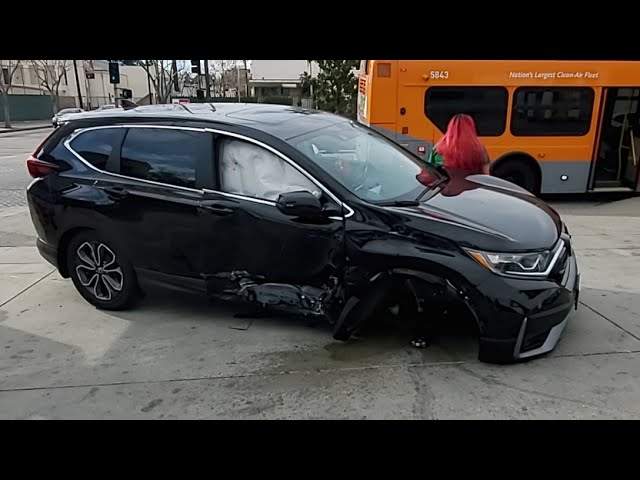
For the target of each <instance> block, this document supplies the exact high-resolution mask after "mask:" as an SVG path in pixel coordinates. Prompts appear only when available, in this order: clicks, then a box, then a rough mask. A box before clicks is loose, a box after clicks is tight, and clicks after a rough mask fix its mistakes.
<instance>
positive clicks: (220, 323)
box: [110, 290, 478, 371]
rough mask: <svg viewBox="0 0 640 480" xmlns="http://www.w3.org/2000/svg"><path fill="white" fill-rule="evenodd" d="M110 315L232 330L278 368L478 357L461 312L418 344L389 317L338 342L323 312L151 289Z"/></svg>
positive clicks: (218, 331) (472, 331)
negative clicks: (270, 307) (134, 304)
mask: <svg viewBox="0 0 640 480" xmlns="http://www.w3.org/2000/svg"><path fill="white" fill-rule="evenodd" d="M110 314H112V315H114V316H117V317H119V318H122V319H124V320H127V321H130V322H132V323H133V324H137V325H138V326H142V325H145V326H149V327H152V324H157V323H158V322H172V323H173V322H176V320H177V321H178V322H184V324H185V325H186V324H189V325H191V324H194V325H198V326H199V327H203V328H204V329H205V331H209V332H210V334H211V335H218V336H219V335H221V334H222V335H227V334H228V335H233V334H234V333H235V335H233V338H234V341H235V342H237V343H238V345H241V344H242V342H243V341H250V342H252V343H253V342H261V341H262V342H265V343H268V342H271V343H270V344H269V345H265V346H264V349H263V350H264V351H265V355H270V356H272V357H273V360H274V362H273V365H272V366H273V367H275V368H277V369H278V370H279V371H282V369H286V370H298V369H300V368H304V369H306V368H312V369H322V368H331V367H333V366H336V365H340V366H349V365H351V366H364V365H372V364H375V362H376V359H378V360H380V361H382V362H383V363H387V362H389V361H390V357H394V356H397V355H400V357H401V358H398V360H400V361H401V362H402V363H416V364H421V363H425V362H426V363H441V362H456V361H475V360H476V358H477V348H478V346H477V331H476V329H475V325H472V324H471V323H470V319H469V318H467V317H465V316H464V315H456V316H453V317H449V318H443V319H439V321H437V322H436V336H435V338H434V339H433V341H432V343H431V345H430V346H428V347H427V348H422V349H419V348H415V347H413V346H412V345H411V339H412V332H411V329H410V328H409V327H407V325H406V324H403V323H402V322H397V321H394V320H393V319H390V318H382V319H380V318H376V319H372V320H371V321H370V322H369V324H368V325H367V327H366V328H364V329H363V331H362V332H361V333H360V334H359V335H358V336H357V337H356V338H353V339H351V340H349V341H346V342H342V341H338V340H334V339H333V327H332V326H331V325H330V324H329V323H328V322H327V321H326V320H325V319H324V318H323V317H302V316H297V315H291V314H283V313H282V312H277V311H267V312H264V311H260V310H259V309H258V308H256V307H255V306H253V305H250V304H243V303H237V304H236V303H226V302H222V301H215V300H211V299H208V298H206V297H203V296H201V295H196V294H191V293H183V292H174V291H163V290H152V291H149V292H148V294H147V295H146V296H145V297H144V299H142V301H140V303H139V304H138V305H137V307H136V308H135V309H133V310H128V311H118V312H110ZM221 329H222V330H221ZM224 330H227V334H224V333H222V332H224ZM201 333H204V332H201ZM273 349H275V351H273ZM267 351H268V353H266V352H267ZM327 361H328V363H327Z"/></svg>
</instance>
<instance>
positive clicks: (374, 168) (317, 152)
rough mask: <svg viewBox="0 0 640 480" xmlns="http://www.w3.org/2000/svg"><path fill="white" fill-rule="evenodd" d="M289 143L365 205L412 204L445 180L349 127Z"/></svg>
mask: <svg viewBox="0 0 640 480" xmlns="http://www.w3.org/2000/svg"><path fill="white" fill-rule="evenodd" d="M289 143H291V144H292V145H293V146H294V147H296V148H297V149H298V150H300V151H301V152H303V153H304V154H305V155H307V156H308V157H309V158H310V159H312V160H313V161H314V162H315V163H316V164H317V165H319V166H320V167H321V168H322V169H323V170H324V171H325V172H327V173H328V174H329V175H330V176H331V177H332V178H334V179H335V180H336V181H338V182H339V183H340V184H342V185H343V186H344V187H346V188H347V189H349V190H350V191H351V192H352V193H354V194H355V195H357V196H358V197H360V198H361V199H363V200H366V201H369V202H374V203H392V202H402V201H413V200H416V199H417V198H418V197H419V196H420V194H421V193H423V192H424V191H425V188H428V186H429V185H431V184H434V183H435V182H437V181H438V180H440V179H442V178H443V175H442V174H441V173H439V172H438V171H437V170H436V169H435V168H434V167H432V166H431V165H429V164H427V163H426V162H423V161H421V160H420V159H418V158H416V157H413V156H412V155H411V154H409V153H408V152H406V151H405V150H404V149H403V148H402V147H400V146H399V145H396V144H394V143H393V142H391V141H390V140H388V139H386V138H385V137H384V136H382V135H380V134H378V133H376V132H374V131H373V130H371V129H368V128H365V127H362V126H360V125H358V124H355V123H352V122H344V123H340V124H338V125H333V126H331V127H327V128H323V129H320V130H315V131H313V132H310V133H306V134H304V135H301V136H298V137H295V138H292V139H290V140H289Z"/></svg>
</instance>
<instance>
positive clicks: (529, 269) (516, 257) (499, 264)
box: [467, 250, 558, 277]
mask: <svg viewBox="0 0 640 480" xmlns="http://www.w3.org/2000/svg"><path fill="white" fill-rule="evenodd" d="M467 252H468V253H469V255H471V257H472V258H473V259H474V260H475V261H477V262H478V263H479V264H480V265H482V266H484V267H486V268H488V269H489V270H491V271H492V272H495V273H499V274H503V275H515V276H537V277H539V276H544V275H546V274H547V273H548V269H549V267H550V266H551V264H552V262H553V261H554V258H555V256H556V255H555V254H556V253H558V251H544V252H535V253H488V252H480V251H477V250H467Z"/></svg>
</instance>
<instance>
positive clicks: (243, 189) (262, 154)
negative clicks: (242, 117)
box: [219, 138, 321, 202]
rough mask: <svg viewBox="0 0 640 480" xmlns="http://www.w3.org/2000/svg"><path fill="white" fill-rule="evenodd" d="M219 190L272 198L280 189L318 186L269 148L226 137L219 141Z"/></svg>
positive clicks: (311, 189) (317, 193)
mask: <svg viewBox="0 0 640 480" xmlns="http://www.w3.org/2000/svg"><path fill="white" fill-rule="evenodd" d="M219 151H220V161H219V171H220V187H221V190H222V191H223V192H226V193H235V194H237V195H244V196H247V197H253V198H259V199H263V200H270V201H273V202H275V201H276V200H277V199H278V196H279V195H280V194H281V193H286V192H295V191H301V190H306V191H308V192H311V193H313V194H314V195H315V196H317V197H320V195H321V192H320V189H319V188H318V187H317V186H316V185H315V184H314V183H313V182H312V181H311V180H309V179H308V178H307V177H306V176H304V175H303V174H302V173H301V172H300V171H298V170H297V169H295V168H294V167H292V166H291V165H289V164H288V163H287V162H285V161H284V160H283V159H282V158H280V157H279V156H277V155H275V154H274V153H272V152H270V151H269V150H267V149H265V148H263V147H260V146H258V145H255V144H253V143H250V142H246V141H244V140H238V139H235V138H226V139H224V140H222V141H221V145H220V150H219Z"/></svg>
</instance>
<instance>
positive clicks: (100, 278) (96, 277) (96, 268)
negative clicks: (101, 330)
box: [67, 230, 140, 310]
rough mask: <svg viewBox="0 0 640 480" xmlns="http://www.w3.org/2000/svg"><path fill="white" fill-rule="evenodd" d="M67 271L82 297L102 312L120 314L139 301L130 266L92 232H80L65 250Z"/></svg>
mask: <svg viewBox="0 0 640 480" xmlns="http://www.w3.org/2000/svg"><path fill="white" fill-rule="evenodd" d="M67 248H68V249H67V268H68V272H69V274H70V275H71V279H72V280H73V284H74V285H75V287H76V289H77V290H78V292H79V293H80V295H82V297H83V298H84V299H85V300H86V301H87V302H89V303H90V304H91V305H93V306H95V307H97V308H99V309H102V310H124V309H126V308H129V307H130V306H132V305H133V303H134V302H135V300H136V299H137V298H138V297H139V292H140V289H139V287H138V280H137V278H136V274H135V271H134V270H133V266H132V265H131V262H130V261H129V260H128V259H127V258H126V257H125V255H124V254H123V253H122V251H121V250H120V249H119V248H118V247H117V245H115V244H114V243H113V242H112V241H110V240H108V239H107V238H105V237H104V236H103V235H101V234H100V233H98V232H96V231H95V230H89V231H84V232H80V233H79V234H78V235H76V236H75V237H73V238H72V239H71V241H70V242H69V245H68V247H67Z"/></svg>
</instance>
